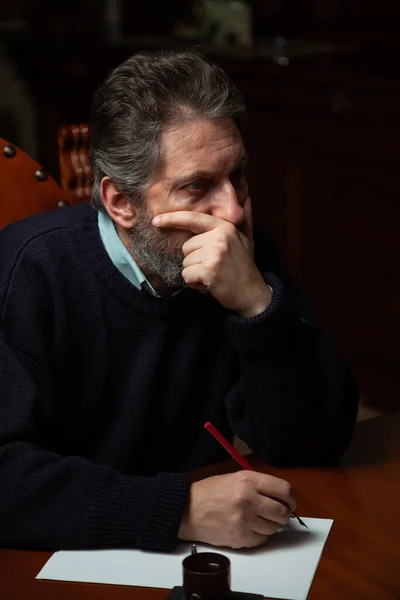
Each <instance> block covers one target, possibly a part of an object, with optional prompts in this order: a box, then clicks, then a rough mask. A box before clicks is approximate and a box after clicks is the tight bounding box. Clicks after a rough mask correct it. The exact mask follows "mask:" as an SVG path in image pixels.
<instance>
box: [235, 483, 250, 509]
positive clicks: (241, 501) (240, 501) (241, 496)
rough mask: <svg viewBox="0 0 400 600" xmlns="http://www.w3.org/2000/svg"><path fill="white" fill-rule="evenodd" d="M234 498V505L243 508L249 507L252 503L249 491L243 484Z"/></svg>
mask: <svg viewBox="0 0 400 600" xmlns="http://www.w3.org/2000/svg"><path fill="white" fill-rule="evenodd" d="M232 500H233V504H234V506H236V507H239V508H241V509H242V510H243V509H245V508H247V507H248V506H249V504H250V498H249V494H248V491H247V490H246V489H245V488H243V487H242V486H241V487H240V488H239V489H238V490H236V491H235V492H234V494H233V498H232Z"/></svg>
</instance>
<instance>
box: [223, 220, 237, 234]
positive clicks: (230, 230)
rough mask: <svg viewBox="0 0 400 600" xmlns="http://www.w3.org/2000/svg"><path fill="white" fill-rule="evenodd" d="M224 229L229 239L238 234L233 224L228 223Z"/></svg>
mask: <svg viewBox="0 0 400 600" xmlns="http://www.w3.org/2000/svg"><path fill="white" fill-rule="evenodd" d="M224 228H225V231H226V233H227V235H228V236H229V237H231V236H233V235H235V234H236V231H237V230H236V227H235V226H234V225H233V223H228V222H227V223H225V225H224Z"/></svg>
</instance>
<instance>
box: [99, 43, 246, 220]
mask: <svg viewBox="0 0 400 600" xmlns="http://www.w3.org/2000/svg"><path fill="white" fill-rule="evenodd" d="M198 118H205V119H220V118H231V119H233V120H234V121H235V122H236V124H237V126H238V128H239V130H240V132H241V133H242V135H243V127H244V120H245V105H244V102H243V98H242V96H241V94H240V92H239V91H238V89H237V88H236V87H235V85H234V84H233V83H232V82H231V80H230V79H229V77H228V75H227V74H226V73H225V71H224V70H223V69H221V68H220V67H219V66H217V65H215V64H213V63H211V62H210V61H208V60H207V59H206V58H205V57H204V56H202V55H200V54H198V53H197V52H194V51H185V52H154V53H149V52H140V53H138V54H136V55H134V56H132V57H131V58H128V60H126V61H125V62H124V63H122V64H121V65H119V66H118V67H116V68H115V69H114V70H113V71H111V73H110V74H109V75H108V77H107V78H106V80H105V81H104V83H103V84H102V85H101V86H100V87H99V89H98V90H97V92H96V93H95V96H94V99H93V105H92V116H91V125H92V130H91V153H90V154H91V162H92V168H93V174H94V182H93V192H92V205H93V206H94V207H95V208H96V209H97V210H100V211H104V210H105V209H104V206H103V202H102V199H101V194H100V182H101V180H102V178H103V177H110V179H111V180H112V181H113V182H114V184H115V185H116V187H117V188H118V189H119V191H120V192H122V193H123V194H125V195H126V197H127V198H128V199H129V200H131V202H136V203H138V202H141V201H142V200H143V197H144V193H145V190H146V187H147V185H148V183H149V182H150V180H151V179H152V177H153V176H154V174H155V173H156V172H157V170H158V169H159V168H160V166H161V164H162V158H163V157H162V148H161V143H160V138H161V134H162V133H163V132H164V131H165V130H166V129H168V128H169V127H171V126H174V125H175V124H177V123H182V122H185V121H186V122H187V121H188V120H194V119H198Z"/></svg>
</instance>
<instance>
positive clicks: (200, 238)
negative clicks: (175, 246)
mask: <svg viewBox="0 0 400 600" xmlns="http://www.w3.org/2000/svg"><path fill="white" fill-rule="evenodd" d="M206 235H207V233H200V234H198V235H194V236H193V237H191V238H190V239H189V240H187V242H185V243H184V244H183V246H182V252H183V254H184V256H187V255H188V254H190V253H191V252H195V251H196V250H199V249H200V248H202V247H203V246H204V244H205V242H206V241H207V240H206V237H205V236H206Z"/></svg>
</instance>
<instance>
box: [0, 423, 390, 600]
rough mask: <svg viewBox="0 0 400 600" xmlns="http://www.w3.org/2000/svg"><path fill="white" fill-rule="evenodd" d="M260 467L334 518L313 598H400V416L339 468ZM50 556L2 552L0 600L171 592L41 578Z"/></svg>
mask: <svg viewBox="0 0 400 600" xmlns="http://www.w3.org/2000/svg"><path fill="white" fill-rule="evenodd" d="M253 464H254V466H256V467H257V469H259V470H261V471H265V472H269V473H272V474H274V475H279V476H281V477H284V478H286V479H288V480H289V481H291V482H292V483H293V485H294V486H295V488H296V490H297V493H298V498H299V505H298V513H299V514H300V515H303V516H307V515H308V516H312V517H326V518H333V519H335V523H334V525H333V528H332V530H331V533H330V535H329V537H328V542H327V545H326V547H325V551H324V553H323V555H322V559H321V562H320V565H319V567H318V569H317V573H316V576H315V579H314V582H313V584H312V587H311V591H310V594H309V600H339V599H340V600H361V599H362V600H399V599H400V518H399V512H400V510H399V503H400V413H399V414H395V415H387V416H384V417H379V418H377V419H373V420H371V421H365V422H362V423H359V424H358V425H357V427H356V433H355V436H354V439H353V442H352V444H351V446H350V449H349V451H348V452H347V454H346V455H345V457H344V459H343V461H342V465H341V466H340V467H337V468H332V469H276V468H267V467H266V466H265V465H262V464H261V463H259V462H257V461H254V462H253ZM233 470H236V467H235V465H234V464H233V463H231V462H226V463H222V464H219V465H214V466H213V467H210V468H207V469H206V470H203V471H202V472H201V475H211V474H217V473H223V472H229V471H233ZM198 476H199V474H197V475H196V478H197V477H198ZM49 557H50V553H47V552H23V551H15V550H14V551H12V550H1V551H0V598H1V600H25V599H29V600H55V599H57V600H67V599H68V600H69V599H71V598H74V600H97V599H98V600H100V599H105V598H112V599H113V600H122V599H126V600H127V599H128V598H129V599H130V600H135V599H139V598H140V599H143V600H163V599H165V598H166V597H167V595H168V592H167V591H165V590H153V589H148V588H134V587H123V586H108V585H94V584H78V583H63V582H54V581H39V580H35V576H36V575H37V573H38V572H39V570H40V569H41V568H42V566H43V565H44V563H45V562H46V561H47V560H48V558H49ZM179 584H180V582H177V585H179Z"/></svg>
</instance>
